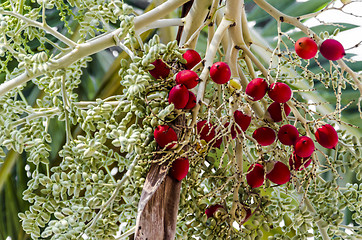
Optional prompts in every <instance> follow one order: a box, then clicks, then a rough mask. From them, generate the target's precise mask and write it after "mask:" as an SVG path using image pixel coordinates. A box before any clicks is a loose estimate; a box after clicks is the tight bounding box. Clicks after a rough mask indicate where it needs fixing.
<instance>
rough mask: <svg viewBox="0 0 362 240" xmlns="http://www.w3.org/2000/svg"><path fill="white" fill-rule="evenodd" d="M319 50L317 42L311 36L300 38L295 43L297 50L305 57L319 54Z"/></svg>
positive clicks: (309, 57)
mask: <svg viewBox="0 0 362 240" xmlns="http://www.w3.org/2000/svg"><path fill="white" fill-rule="evenodd" d="M317 51H318V46H317V43H316V42H315V41H314V40H313V39H311V38H309V37H302V38H299V39H298V41H296V43H295V52H296V53H297V55H298V56H299V57H301V58H303V59H311V58H313V57H314V56H315V55H316V54H317Z"/></svg>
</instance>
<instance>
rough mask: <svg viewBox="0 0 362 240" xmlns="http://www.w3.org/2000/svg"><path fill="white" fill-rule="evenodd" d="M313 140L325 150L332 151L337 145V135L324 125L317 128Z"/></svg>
mask: <svg viewBox="0 0 362 240" xmlns="http://www.w3.org/2000/svg"><path fill="white" fill-rule="evenodd" d="M315 138H316V140H317V142H318V143H319V144H320V145H321V146H322V147H325V148H330V149H332V148H333V149H334V148H335V147H336V146H337V143H338V134H337V132H336V130H335V129H334V128H333V127H332V126H331V125H329V124H325V125H323V126H322V127H320V128H317V130H316V132H315Z"/></svg>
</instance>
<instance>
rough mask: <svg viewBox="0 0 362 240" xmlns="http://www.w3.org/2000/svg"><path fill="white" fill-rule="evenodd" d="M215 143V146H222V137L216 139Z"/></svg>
mask: <svg viewBox="0 0 362 240" xmlns="http://www.w3.org/2000/svg"><path fill="white" fill-rule="evenodd" d="M213 142H214V143H213V144H212V146H213V147H214V148H220V146H221V143H222V137H219V138H218V139H216V140H215V141H213Z"/></svg>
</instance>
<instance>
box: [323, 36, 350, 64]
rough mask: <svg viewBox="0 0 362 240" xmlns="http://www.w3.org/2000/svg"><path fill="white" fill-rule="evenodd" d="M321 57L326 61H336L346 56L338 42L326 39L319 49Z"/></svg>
mask: <svg viewBox="0 0 362 240" xmlns="http://www.w3.org/2000/svg"><path fill="white" fill-rule="evenodd" d="M319 51H320V52H321V54H322V56H323V57H325V58H326V59H328V60H331V61H336V60H339V59H341V58H343V57H344V55H346V53H345V51H344V48H343V46H342V44H341V43H340V42H338V41H337V40H334V39H326V40H324V41H323V42H322V44H321V46H320V47H319Z"/></svg>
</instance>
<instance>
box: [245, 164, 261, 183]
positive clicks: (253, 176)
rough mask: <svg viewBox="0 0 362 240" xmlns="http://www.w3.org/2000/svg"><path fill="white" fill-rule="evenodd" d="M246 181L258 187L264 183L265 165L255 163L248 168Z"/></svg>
mask: <svg viewBox="0 0 362 240" xmlns="http://www.w3.org/2000/svg"><path fill="white" fill-rule="evenodd" d="M246 182H247V183H248V185H249V186H250V187H251V188H257V187H260V186H261V185H263V183H264V167H263V166H262V165H261V164H259V163H254V164H253V165H251V166H250V167H249V169H248V173H247V174H246Z"/></svg>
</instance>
